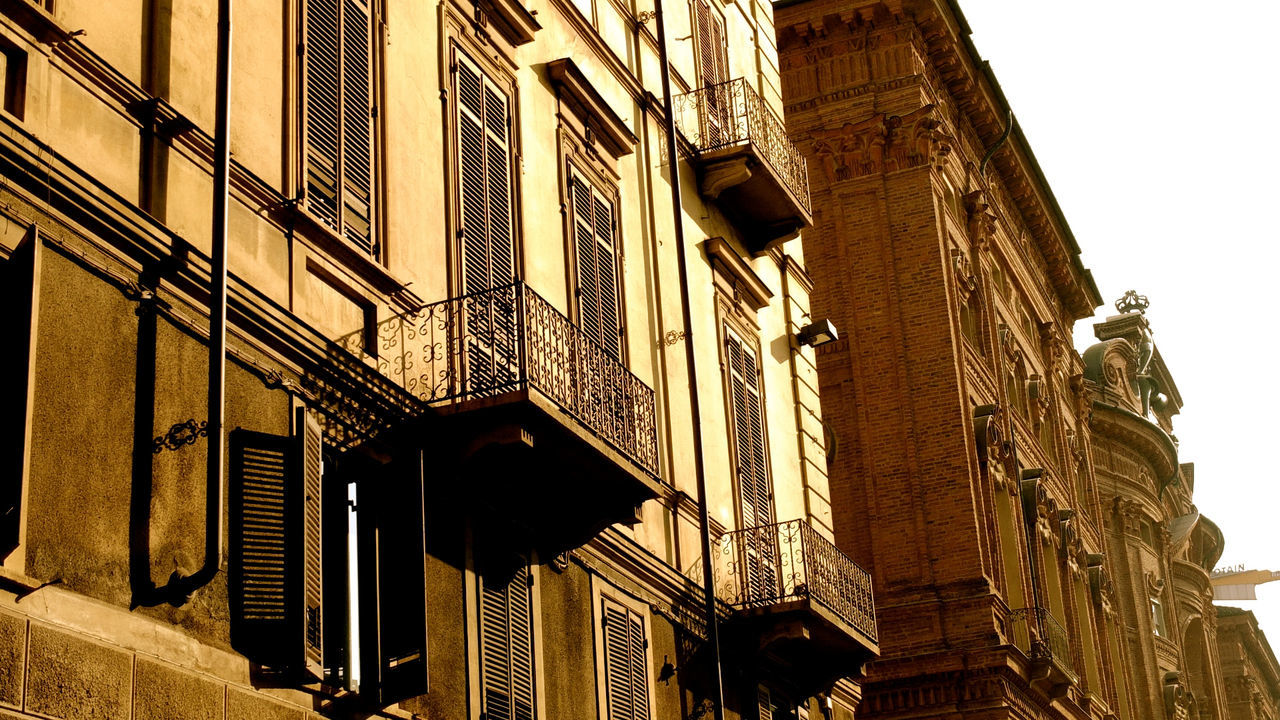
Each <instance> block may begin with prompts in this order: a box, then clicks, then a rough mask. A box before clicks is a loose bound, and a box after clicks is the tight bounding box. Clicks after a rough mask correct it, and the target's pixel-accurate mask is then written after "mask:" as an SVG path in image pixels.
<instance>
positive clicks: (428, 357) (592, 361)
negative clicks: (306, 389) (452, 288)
mask: <svg viewBox="0 0 1280 720" xmlns="http://www.w3.org/2000/svg"><path fill="white" fill-rule="evenodd" d="M338 342H339V344H341V345H342V346H343V347H345V348H346V349H347V350H349V351H351V352H352V353H353V354H356V355H357V356H360V355H365V356H372V357H373V358H375V359H376V361H377V366H378V370H379V371H381V372H382V374H383V375H385V376H386V377H388V378H390V379H391V380H392V381H393V382H395V383H396V384H398V385H400V386H401V387H403V388H404V389H405V390H407V391H409V392H410V393H412V394H413V395H414V396H416V397H417V398H418V399H420V400H422V401H424V402H427V403H430V404H432V405H441V404H449V403H455V404H456V403H460V402H463V401H467V400H474V399H479V398H486V397H493V396H497V395H501V394H503V393H507V392H513V391H517V390H526V389H530V388H532V389H535V390H537V391H539V392H541V393H542V394H543V395H544V396H546V397H547V398H548V399H550V400H551V401H552V402H554V403H555V404H556V405H557V406H559V407H560V409H562V410H564V411H565V412H566V413H568V414H569V415H571V416H573V418H574V419H576V420H577V421H578V422H580V423H581V424H582V425H583V426H584V427H586V428H587V429H589V430H591V431H592V432H593V433H595V434H596V436H597V437H599V438H601V439H603V440H604V441H605V442H607V443H608V444H610V445H612V446H613V447H614V448H615V449H617V450H618V451H620V452H621V453H622V454H624V455H626V456H627V457H628V458H630V459H631V460H632V461H634V462H635V463H636V464H637V465H640V466H641V467H643V468H644V469H645V470H646V471H648V472H649V473H652V474H653V475H657V474H658V434H657V426H656V423H655V417H656V415H655V411H654V395H653V390H652V389H651V388H650V387H649V386H648V385H645V384H644V382H642V381H641V380H640V379H639V378H637V377H636V376H635V375H634V374H632V373H631V372H630V371H629V370H627V368H626V367H624V366H623V364H622V363H621V362H620V361H619V360H618V359H617V358H615V357H613V356H612V355H610V354H609V353H608V352H607V351H606V350H605V349H604V348H603V347H601V346H600V344H599V343H598V342H597V341H595V340H593V339H591V338H589V337H587V335H586V334H584V333H583V332H582V331H581V330H579V329H578V327H577V326H575V325H574V324H573V323H572V322H570V321H569V318H567V317H565V316H564V314H563V313H561V312H560V311H558V310H556V309H555V308H554V307H552V306H551V304H550V303H548V302H547V301H546V300H544V299H542V297H540V296H539V295H538V294H537V293H535V292H534V291H533V290H532V289H531V288H529V286H528V285H525V284H524V283H521V282H516V283H513V284H510V285H506V286H503V287H499V288H494V289H492V290H484V291H481V292H476V293H471V294H469V295H464V296H462V297H457V298H451V299H449V300H443V301H441V302H437V303H432V304H430V305H427V306H424V307H422V308H421V309H418V310H415V311H413V312H408V313H404V314H402V315H397V316H395V317H393V318H390V319H389V320H384V321H383V322H381V323H378V326H377V328H376V332H375V333H374V337H372V338H369V337H367V336H366V333H364V332H355V333H351V334H350V335H346V336H343V337H342V338H339V340H338ZM370 342H372V344H373V347H368V345H369V344H370Z"/></svg>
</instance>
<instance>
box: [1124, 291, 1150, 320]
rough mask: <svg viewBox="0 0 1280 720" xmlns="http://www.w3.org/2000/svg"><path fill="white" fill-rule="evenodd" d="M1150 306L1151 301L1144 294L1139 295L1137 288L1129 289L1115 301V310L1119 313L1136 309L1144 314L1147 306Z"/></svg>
mask: <svg viewBox="0 0 1280 720" xmlns="http://www.w3.org/2000/svg"><path fill="white" fill-rule="evenodd" d="M1149 307H1151V301H1150V300H1148V299H1147V296H1146V295H1139V294H1138V291H1137V290H1129V291H1127V292H1125V294H1124V296H1123V297H1121V298H1120V299H1119V300H1117V301H1116V310H1117V311H1119V312H1120V313H1121V314H1125V313H1131V312H1133V311H1135V310H1136V311H1138V312H1139V313H1141V314H1143V315H1145V314H1146V313H1147V308H1149Z"/></svg>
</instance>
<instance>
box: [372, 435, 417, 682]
mask: <svg viewBox="0 0 1280 720" xmlns="http://www.w3.org/2000/svg"><path fill="white" fill-rule="evenodd" d="M361 465H362V467H363V468H364V469H363V471H362V472H360V478H359V480H358V481H357V489H358V492H359V494H360V495H359V497H360V499H359V502H358V505H357V513H358V521H357V522H358V525H359V528H360V532H359V542H360V575H361V581H360V583H361V584H360V588H361V591H360V606H361V610H360V613H361V618H360V625H361V634H360V637H361V643H362V645H363V650H362V652H363V655H364V657H363V658H361V668H362V672H361V682H362V683H363V685H364V687H363V688H362V690H361V692H362V693H364V694H372V693H375V692H376V696H377V698H378V700H379V702H380V703H381V704H384V705H386V704H390V703H393V702H398V701H400V700H403V699H405V698H409V697H414V696H417V695H421V694H423V693H425V692H427V626H426V618H427V607H426V606H427V602H426V532H425V531H426V522H425V514H424V505H423V478H424V472H425V463H424V461H423V453H422V451H421V450H416V449H415V450H410V451H407V452H400V453H398V454H397V455H396V457H395V458H394V459H393V460H392V461H391V462H389V463H387V464H386V465H378V464H376V463H374V462H372V461H369V460H364V461H363V462H362V463H361Z"/></svg>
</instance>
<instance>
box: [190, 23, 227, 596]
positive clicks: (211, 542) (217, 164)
mask: <svg viewBox="0 0 1280 720" xmlns="http://www.w3.org/2000/svg"><path fill="white" fill-rule="evenodd" d="M217 73H218V84H217V93H218V97H217V111H216V112H217V119H216V122H215V126H214V135H213V247H212V249H211V250H210V253H209V456H208V466H207V468H206V472H207V475H206V478H205V481H206V485H207V492H206V494H205V548H204V567H203V568H201V571H200V572H199V573H197V575H199V576H200V578H199V579H200V581H202V582H207V581H208V580H209V579H212V578H213V576H214V575H216V574H217V573H218V569H219V568H220V567H221V566H222V478H223V466H224V465H225V464H226V458H225V452H224V448H223V436H224V432H223V430H224V425H225V420H226V399H225V397H224V392H225V389H226V380H227V195H228V179H227V175H228V171H229V170H230V164H231V148H230V143H229V135H230V132H231V0H218V69H217Z"/></svg>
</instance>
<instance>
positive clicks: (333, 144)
mask: <svg viewBox="0 0 1280 720" xmlns="http://www.w3.org/2000/svg"><path fill="white" fill-rule="evenodd" d="M304 4H305V6H306V7H305V10H304V11H303V21H302V23H303V25H302V27H303V48H304V56H303V63H302V67H303V77H302V90H303V93H304V96H305V98H306V101H305V103H304V113H303V137H304V145H305V147H304V153H303V160H304V163H305V165H306V173H305V174H306V183H307V186H306V204H307V209H308V210H309V211H311V213H312V214H314V215H315V216H316V217H317V218H319V219H320V220H321V221H323V222H324V223H325V224H326V225H328V226H329V227H331V228H333V229H334V230H338V229H339V224H338V177H339V175H338V173H339V158H340V156H341V150H340V147H339V142H340V134H341V133H340V123H341V120H340V116H341V105H340V100H339V98H340V97H341V92H342V76H341V73H340V70H339V67H340V66H341V65H342V61H341V51H340V47H339V38H340V34H339V22H340V21H339V17H338V0H304Z"/></svg>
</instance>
